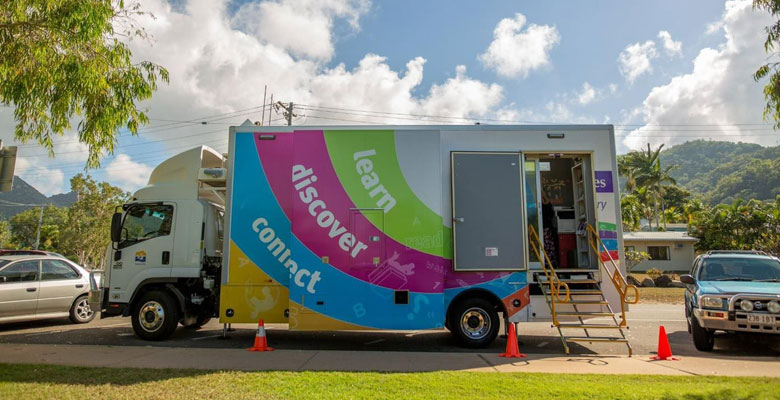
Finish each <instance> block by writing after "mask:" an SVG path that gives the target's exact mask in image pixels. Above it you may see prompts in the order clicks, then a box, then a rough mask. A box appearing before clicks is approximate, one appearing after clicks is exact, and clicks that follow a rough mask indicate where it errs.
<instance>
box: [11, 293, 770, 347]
mask: <svg viewBox="0 0 780 400" xmlns="http://www.w3.org/2000/svg"><path fill="white" fill-rule="evenodd" d="M591 321H592V322H598V321H597V319H593V320H591ZM628 323H629V328H630V329H629V330H627V331H626V334H627V336H628V338H629V340H630V341H631V345H632V347H633V348H634V354H652V353H654V352H655V351H656V348H657V344H658V328H659V326H660V325H663V326H664V327H665V329H666V332H667V335H668V338H669V341H670V343H671V346H672V350H673V352H674V353H675V355H683V356H684V355H699V356H701V355H707V353H701V352H699V351H697V350H696V349H695V348H694V347H693V343H692V341H691V337H690V335H689V334H688V332H687V327H686V323H685V316H684V311H683V306H682V305H668V304H639V305H634V306H631V311H630V313H629V317H628ZM233 328H235V331H232V332H229V334H228V336H229V339H227V340H223V339H221V338H220V336H221V334H222V325H220V324H219V323H217V322H216V321H211V322H210V323H209V324H207V325H206V326H204V327H203V328H201V329H199V330H190V329H185V328H182V327H179V329H178V330H177V331H176V333H175V334H174V336H173V337H172V338H171V339H169V340H167V341H164V342H146V341H142V340H140V339H138V338H136V337H135V336H134V335H133V330H132V328H131V326H130V320H129V318H107V319H103V320H100V319H95V320H94V321H92V322H91V323H89V324H85V325H74V324H71V323H70V322H69V321H68V320H67V319H64V320H49V321H36V322H26V323H14V324H5V325H0V343H34V344H84V345H112V346H164V347H180V348H188V347H189V348H196V347H197V348H246V347H250V346H251V344H252V341H253V339H254V334H255V329H256V326H254V325H245V324H242V325H234V326H233ZM266 332H267V334H268V341H269V344H270V345H271V346H273V347H275V348H278V349H289V350H295V349H299V350H358V351H361V350H362V351H430V352H470V351H474V352H476V351H479V352H486V351H487V352H490V351H495V352H502V351H503V348H504V346H505V345H506V341H505V340H504V339H501V338H499V339H497V340H496V341H495V342H494V343H493V344H492V346H491V347H490V348H488V349H480V350H468V349H462V348H460V347H458V346H457V345H456V344H455V342H454V341H453V340H452V338H451V336H450V333H449V332H448V331H446V330H435V331H360V332H292V331H288V330H287V328H286V325H282V324H267V325H266ZM518 335H519V341H520V351H521V352H524V353H544V354H563V353H564V350H563V346H562V345H561V342H560V337H559V336H558V333H557V330H555V329H554V328H552V327H551V325H550V323H549V322H529V323H520V324H519V325H518ZM778 339H780V336H777V335H775V336H759V335H725V334H723V335H719V336H718V338H717V340H716V344H715V351H714V352H713V353H709V355H712V356H716V357H720V356H722V357H724V358H728V357H732V356H755V357H768V356H771V357H778V356H780V340H778ZM571 352H572V354H605V355H614V354H626V352H627V351H626V347H625V345H623V344H617V343H615V344H588V343H583V344H575V345H573V346H572V350H571Z"/></svg>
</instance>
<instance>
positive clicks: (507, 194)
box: [451, 152, 527, 271]
mask: <svg viewBox="0 0 780 400" xmlns="http://www.w3.org/2000/svg"><path fill="white" fill-rule="evenodd" d="M451 161H452V199H453V201H452V216H453V224H452V226H453V232H454V233H453V235H454V237H455V259H454V268H455V269H456V270H460V271H475V270H516V269H525V267H526V261H525V241H526V236H527V235H526V234H525V221H524V220H523V215H524V214H523V207H525V201H524V200H523V186H522V183H523V177H522V168H521V162H522V158H521V155H520V154H519V153H480V152H453V153H452V157H451Z"/></svg>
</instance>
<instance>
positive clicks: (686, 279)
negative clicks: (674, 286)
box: [680, 274, 696, 285]
mask: <svg viewBox="0 0 780 400" xmlns="http://www.w3.org/2000/svg"><path fill="white" fill-rule="evenodd" d="M680 282H682V283H687V284H688V285H695V284H696V279H693V276H691V275H688V274H685V275H680Z"/></svg>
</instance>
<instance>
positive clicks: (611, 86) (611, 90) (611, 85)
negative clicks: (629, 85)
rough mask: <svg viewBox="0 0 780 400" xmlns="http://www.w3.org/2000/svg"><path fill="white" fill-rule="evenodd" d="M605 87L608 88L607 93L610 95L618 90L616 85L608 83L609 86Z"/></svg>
mask: <svg viewBox="0 0 780 400" xmlns="http://www.w3.org/2000/svg"><path fill="white" fill-rule="evenodd" d="M607 87H608V88H609V92H610V93H612V94H615V93H617V91H618V89H619V87H618V85H617V83H610V84H609V86H607Z"/></svg>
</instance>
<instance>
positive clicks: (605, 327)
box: [558, 324, 621, 329]
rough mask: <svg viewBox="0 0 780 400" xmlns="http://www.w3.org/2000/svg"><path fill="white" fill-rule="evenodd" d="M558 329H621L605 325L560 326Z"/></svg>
mask: <svg viewBox="0 0 780 400" xmlns="http://www.w3.org/2000/svg"><path fill="white" fill-rule="evenodd" d="M558 328H575V329H621V327H620V326H618V325H604V324H558Z"/></svg>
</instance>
